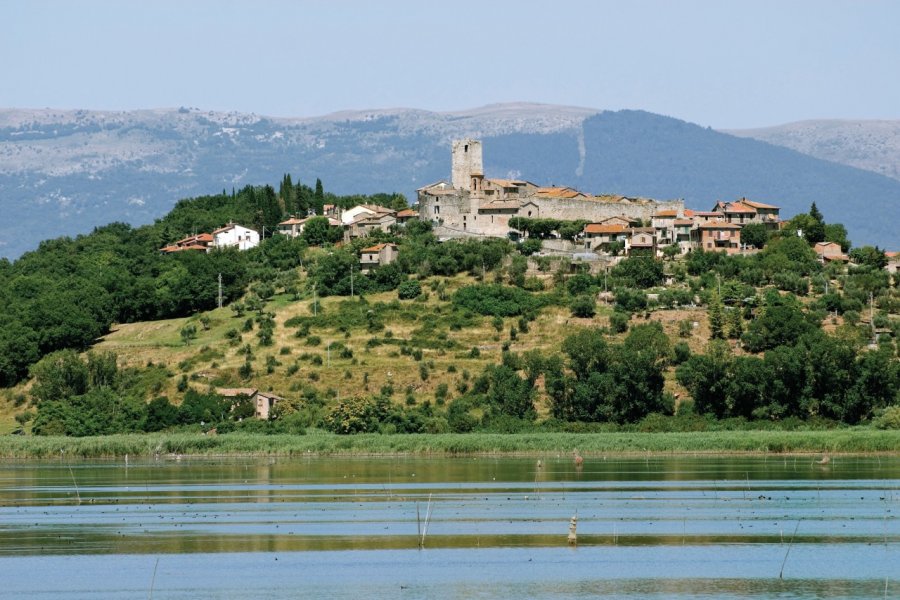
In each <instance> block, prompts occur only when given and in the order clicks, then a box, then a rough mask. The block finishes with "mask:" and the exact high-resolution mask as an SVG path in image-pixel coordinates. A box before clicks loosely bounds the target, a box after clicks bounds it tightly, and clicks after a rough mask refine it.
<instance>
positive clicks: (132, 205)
mask: <svg viewBox="0 0 900 600" xmlns="http://www.w3.org/2000/svg"><path fill="white" fill-rule="evenodd" d="M464 135H468V136H474V137H479V138H481V139H483V140H484V148H485V157H484V158H485V169H486V171H487V173H486V174H487V175H488V176H494V177H504V176H508V175H513V176H517V177H523V178H526V179H529V180H532V181H535V182H538V183H546V184H549V183H553V184H563V185H572V186H577V187H580V188H583V189H584V190H585V191H588V192H593V193H599V192H612V193H621V194H626V195H633V196H636V195H649V196H654V197H657V198H660V199H669V198H676V197H683V198H684V199H685V201H686V202H687V204H688V205H689V206H696V207H698V208H706V207H707V205H709V204H711V203H712V202H713V201H715V200H718V199H729V198H736V197H740V196H747V197H751V198H755V199H758V200H760V201H764V202H771V203H775V204H779V205H780V206H782V207H783V208H784V210H783V213H782V214H783V215H784V216H787V217H790V216H791V215H793V214H795V213H797V212H803V211H805V210H807V209H808V208H809V205H810V203H811V202H812V201H816V202H817V204H818V206H819V207H820V208H821V209H822V210H823V211H824V212H825V214H826V216H827V217H828V218H829V219H830V220H833V221H840V222H843V223H844V224H845V225H846V226H847V228H848V230H849V233H850V237H851V239H852V240H853V241H854V243H856V244H857V245H861V244H867V243H868V244H879V245H881V246H887V247H894V246H897V245H898V240H897V236H896V233H895V231H894V228H893V226H892V224H893V223H896V222H897V220H898V216H900V200H898V199H900V181H896V180H893V179H889V178H887V177H884V176H879V175H877V174H873V173H869V172H866V171H862V170H859V169H854V168H850V167H846V166H841V165H836V164H834V163H831V162H827V161H822V160H817V159H814V158H810V157H808V156H804V155H801V154H799V153H797V152H792V151H789V150H786V149H784V148H779V147H775V146H772V145H769V144H764V143H761V142H757V141H753V140H746V139H740V138H736V137H734V136H730V135H726V134H723V133H718V132H714V131H711V130H709V129H704V128H701V127H699V126H696V125H692V124H689V123H685V122H683V121H679V120H676V119H671V118H668V117H661V116H658V115H653V114H650V113H645V112H640V111H622V112H602V111H599V110H595V109H586V108H572V107H560V106H548V105H535V104H505V105H493V106H487V107H483V108H479V109H474V110H469V111H461V112H451V113H434V112H427V111H421V110H413V109H394V110H373V111H359V112H344V113H336V114H333V115H327V116H324V117H318V118H311V119H280V118H269V117H262V116H257V115H247V114H239V113H216V112H208V111H200V110H197V109H186V108H182V109H177V110H176V109H172V110H148V111H132V112H121V113H108V112H92V111H54V110H50V109H48V110H15V109H8V110H0V203H2V208H3V213H4V217H5V218H4V219H3V221H2V223H0V256H7V257H16V256H19V255H20V254H21V253H22V252H24V251H26V250H29V249H33V248H35V247H36V246H37V243H38V241H39V240H42V239H46V238H51V237H56V236H59V235H72V234H76V233H84V232H87V231H90V230H91V229H92V228H93V227H95V226H97V225H101V224H105V223H108V222H110V221H113V220H118V221H125V222H129V223H132V224H142V223H148V222H151V221H152V220H153V219H155V218H158V217H161V216H162V215H164V214H165V213H166V212H167V211H168V210H169V209H170V208H171V207H172V206H173V205H174V203H175V202H176V201H177V200H179V199H181V198H185V197H189V196H196V195H200V194H204V193H209V191H210V190H225V191H227V192H230V191H231V190H232V189H235V188H237V189H240V188H241V187H243V186H245V185H247V184H260V183H264V182H271V181H278V180H280V179H281V177H282V176H283V175H284V174H285V173H290V174H291V175H292V176H293V178H294V181H302V182H304V183H306V184H309V185H311V184H312V182H314V181H315V179H316V178H321V179H322V180H323V181H324V183H325V184H326V186H327V187H328V188H329V189H330V190H333V191H334V192H335V193H338V194H350V193H373V192H381V191H396V192H402V193H404V194H406V195H407V197H408V198H412V197H413V195H414V191H415V189H416V188H417V187H420V186H421V185H424V184H427V183H430V182H432V181H434V180H437V179H441V178H447V177H448V175H449V141H450V140H451V139H453V138H456V137H460V136H464Z"/></svg>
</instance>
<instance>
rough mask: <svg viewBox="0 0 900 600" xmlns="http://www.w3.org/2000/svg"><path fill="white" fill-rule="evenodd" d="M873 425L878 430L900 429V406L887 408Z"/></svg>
mask: <svg viewBox="0 0 900 600" xmlns="http://www.w3.org/2000/svg"><path fill="white" fill-rule="evenodd" d="M872 424H873V425H874V426H875V427H877V428H878V429H900V405H894V406H888V407H887V408H885V409H884V410H883V411H881V414H880V415H878V416H877V417H876V418H875V419H874V420H873V421H872Z"/></svg>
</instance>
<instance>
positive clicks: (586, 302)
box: [570, 294, 597, 319]
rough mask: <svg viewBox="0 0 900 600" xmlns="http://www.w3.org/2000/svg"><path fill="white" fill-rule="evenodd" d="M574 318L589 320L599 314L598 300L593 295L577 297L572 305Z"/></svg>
mask: <svg viewBox="0 0 900 600" xmlns="http://www.w3.org/2000/svg"><path fill="white" fill-rule="evenodd" d="M570 308H571V309H572V316H573V317H580V318H584V319H589V318H591V317H593V316H594V315H595V314H596V312H597V298H596V297H595V296H594V295H593V294H582V295H580V296H576V297H575V298H574V299H573V300H572V303H571V305H570Z"/></svg>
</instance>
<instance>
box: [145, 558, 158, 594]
mask: <svg viewBox="0 0 900 600" xmlns="http://www.w3.org/2000/svg"><path fill="white" fill-rule="evenodd" d="M157 568H159V557H158V556H157V557H156V564H155V565H153V577H151V578H150V594H149V595H148V596H147V600H153V584H155V583H156V569H157Z"/></svg>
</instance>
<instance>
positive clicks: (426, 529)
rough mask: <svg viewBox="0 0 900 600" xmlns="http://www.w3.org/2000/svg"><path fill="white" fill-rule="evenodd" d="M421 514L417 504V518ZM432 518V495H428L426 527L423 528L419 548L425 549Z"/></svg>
mask: <svg viewBox="0 0 900 600" xmlns="http://www.w3.org/2000/svg"><path fill="white" fill-rule="evenodd" d="M418 514H419V505H418V504H416V517H418ZM430 518H431V494H428V508H427V509H426V510H425V525H424V526H423V527H422V536H421V537H420V538H419V548H424V547H425V536H426V535H427V534H428V520H429V519H430Z"/></svg>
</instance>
